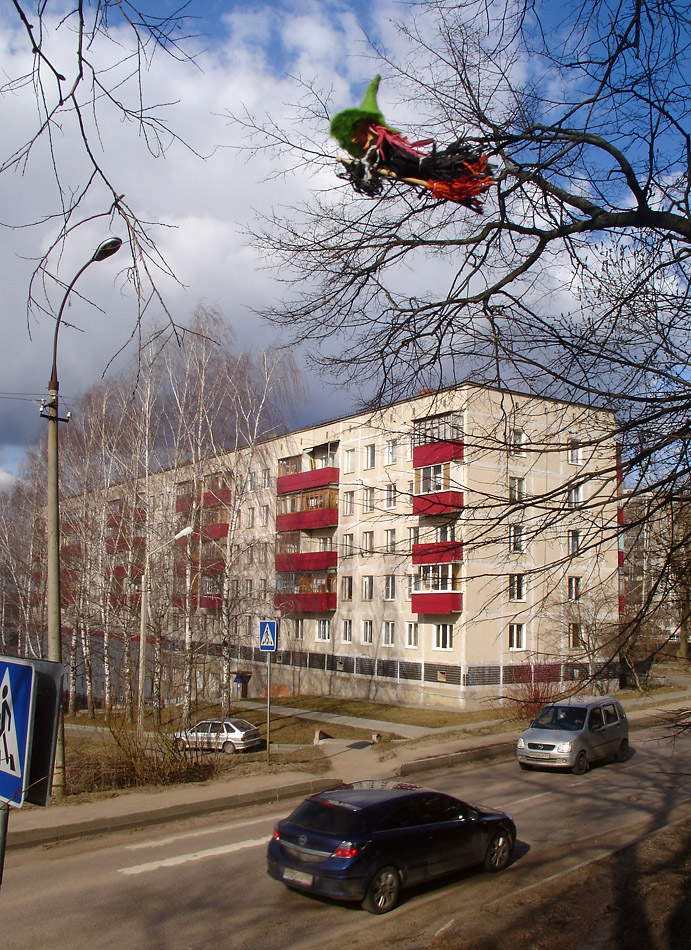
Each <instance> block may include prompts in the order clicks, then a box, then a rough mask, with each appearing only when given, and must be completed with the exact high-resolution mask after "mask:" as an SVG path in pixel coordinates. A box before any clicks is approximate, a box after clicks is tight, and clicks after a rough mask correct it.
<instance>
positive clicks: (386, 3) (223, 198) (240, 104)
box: [0, 0, 407, 485]
mask: <svg viewBox="0 0 691 950" xmlns="http://www.w3.org/2000/svg"><path fill="white" fill-rule="evenodd" d="M137 3H138V0H137ZM135 5H136V4H135ZM69 6H70V9H71V8H72V6H73V5H72V4H70V5H69ZM141 6H142V7H143V8H144V9H145V10H146V11H148V12H151V13H153V14H157V15H159V16H166V15H169V14H171V13H172V12H174V11H175V10H176V9H178V5H177V4H176V3H173V2H170V0H142V2H141ZM406 6H407V5H406V4H401V3H398V2H396V0H371V2H368V3H365V2H361V0H357V2H355V0H353V2H345V0H283V2H278V3H266V4H265V3H252V2H244V3H239V2H238V3H235V2H230V0H226V2H223V0H191V2H190V3H189V4H188V5H187V7H186V11H185V12H186V13H187V14H188V15H189V16H190V18H191V19H190V21H189V24H188V25H189V32H190V33H194V34H196V37H195V39H194V40H192V41H191V45H192V48H193V49H196V50H198V59H197V65H196V67H192V66H190V65H189V64H184V63H182V64H181V63H180V62H178V61H176V60H174V59H173V58H171V57H168V56H164V55H160V54H157V55H156V56H155V57H154V58H153V62H152V64H151V68H150V69H149V71H148V72H147V73H146V76H145V78H144V94H145V97H146V98H147V99H148V101H150V102H157V103H173V104H172V105H170V106H168V107H167V108H165V109H164V110H163V114H164V115H165V116H166V117H167V118H168V120H169V121H170V123H171V125H172V126H173V128H175V129H176V130H177V131H178V132H179V133H180V134H181V136H182V137H183V138H184V139H185V141H187V142H188V143H189V144H190V145H191V146H192V149H193V150H194V151H192V150H190V149H187V148H185V147H183V146H182V145H180V144H175V143H174V144H172V145H171V146H170V148H169V149H168V151H167V153H166V156H165V158H159V159H156V160H154V159H153V158H151V157H150V156H149V155H148V153H147V151H146V149H145V148H144V145H143V142H142V140H141V137H140V136H139V135H138V133H137V129H136V128H134V127H127V125H126V124H124V123H122V122H121V120H120V117H119V116H117V115H115V114H113V113H108V111H107V110H104V111H103V112H102V114H101V118H100V125H99V133H100V136H101V141H100V143H99V148H100V157H101V160H102V162H103V163H104V166H105V167H106V169H107V171H108V173H109V174H110V175H111V176H112V178H113V180H114V181H116V182H117V185H118V188H119V189H120V190H121V191H122V193H124V194H126V196H127V199H128V201H129V202H130V203H131V204H132V206H133V207H135V209H136V210H137V211H138V212H139V213H140V214H141V215H142V216H143V217H144V218H146V219H148V220H150V221H161V222H165V223H166V225H168V227H166V228H164V229H159V230H156V232H155V237H156V240H157V241H159V243H160V247H161V250H162V252H163V254H164V256H165V257H166V260H167V261H168V262H169V264H170V266H171V268H172V269H173V270H174V272H175V274H176V277H177V281H167V282H166V281H165V280H164V281H163V285H164V286H163V289H164V291H165V295H166V303H167V305H168V306H169V308H170V310H171V312H172V313H174V315H175V318H176V320H178V321H179V322H180V323H184V322H185V319H186V318H187V317H189V315H190V314H192V312H193V311H194V309H195V308H196V307H197V306H198V305H199V304H209V305H211V306H214V307H217V308H218V309H220V310H221V312H223V313H224V315H225V316H226V319H227V320H228V321H229V322H230V323H231V325H232V326H233V328H234V329H235V332H236V334H237V338H238V342H239V344H240V345H241V346H243V347H262V346H266V345H269V344H272V343H274V342H275V341H276V339H277V338H276V334H275V331H274V330H273V329H272V328H271V327H269V326H267V325H265V324H263V323H262V322H261V321H260V320H259V318H258V317H257V316H256V315H255V314H254V312H253V310H254V308H262V307H265V306H267V304H269V303H270V302H271V301H272V300H273V299H275V296H276V295H277V294H280V293H281V292H282V288H281V286H280V284H278V283H277V281H276V279H275V274H273V273H272V272H271V271H270V270H269V269H267V268H266V267H265V266H264V264H265V262H264V261H262V260H258V259H257V256H256V252H254V251H253V250H252V249H251V248H250V247H249V245H248V242H247V239H246V237H245V235H244V229H245V228H247V227H251V226H252V225H253V224H254V223H256V222H257V220H258V217H259V216H261V215H271V213H272V211H273V209H274V208H276V207H278V206H280V207H283V206H290V205H291V204H293V203H296V202H300V201H308V200H309V196H310V189H312V188H314V187H319V186H320V185H321V186H326V187H328V186H330V184H331V178H330V177H329V178H328V180H327V178H326V177H324V178H323V180H322V179H320V177H319V176H320V173H319V172H317V173H316V176H315V175H308V174H306V173H302V174H299V173H298V174H292V175H288V176H287V177H286V178H282V179H277V178H276V177H275V176H276V172H279V173H280V171H281V168H280V167H278V166H277V161H278V160H277V159H276V157H275V156H273V157H271V156H268V155H263V156H258V157H257V158H255V159H253V161H252V162H247V161H246V157H245V156H242V155H240V154H238V152H237V151H236V150H235V148H234V147H235V146H236V145H237V144H238V141H239V138H240V136H241V131H240V130H239V129H238V128H237V127H234V126H233V125H232V123H231V122H230V120H229V119H228V113H229V112H232V111H241V110H242V109H243V108H245V107H246V108H247V109H249V110H250V111H253V112H255V113H257V114H259V115H262V114H265V113H266V114H268V113H270V114H271V116H272V118H274V119H275V120H276V122H277V123H278V124H279V125H280V124H281V123H283V122H285V123H292V122H294V121H295V113H294V105H295V103H296V102H297V101H298V99H299V98H300V96H301V95H302V93H303V91H304V90H302V89H301V88H300V86H299V84H298V83H297V81H296V77H300V78H301V79H302V80H303V81H305V82H314V83H316V84H318V85H319V86H320V88H322V89H324V90H329V91H330V93H331V95H332V101H333V102H334V110H335V109H336V108H342V107H343V106H344V105H347V104H350V103H351V102H352V101H353V100H354V97H355V98H356V99H359V98H360V96H361V95H362V93H363V92H364V88H365V87H366V85H367V83H368V82H369V81H370V79H371V77H372V75H373V74H374V72H376V71H377V68H378V66H379V64H378V62H377V61H376V59H372V56H371V50H370V48H369V46H368V42H367V36H371V37H376V38H381V39H383V41H384V42H385V43H386V44H387V45H388V46H391V44H392V43H395V35H396V34H395V31H394V30H393V29H392V27H391V23H390V19H391V17H394V18H395V17H399V16H400V15H401V14H402V13H405V9H406ZM64 7H65V3H64V0H49V3H48V4H47V8H48V15H49V16H50V15H51V14H52V13H54V14H57V13H59V12H60V10H61V9H62V8H64ZM54 22H55V21H54ZM111 25H114V24H113V21H111ZM115 28H117V27H115ZM366 34H367V36H366ZM51 42H52V45H51V46H50V50H51V55H53V56H54V58H55V61H56V62H57V63H58V64H59V66H60V68H64V71H65V73H66V75H67V76H68V77H69V76H70V72H69V70H70V69H71V68H72V66H73V62H74V55H73V50H72V48H71V46H70V45H69V34H68V31H67V30H65V29H63V30H62V33H59V34H58V35H57V38H55V39H53V40H52V41H51ZM89 55H90V56H92V57H93V58H94V59H98V57H100V56H103V57H107V56H109V55H112V51H110V52H109V50H108V49H105V47H103V46H101V45H99V44H95V45H94V46H93V48H91V49H90V50H89ZM30 62H31V56H30V51H29V50H28V49H27V38H26V35H25V33H24V31H23V30H22V29H21V27H20V25H19V23H18V21H17V17H16V14H15V12H14V10H13V7H12V6H11V5H9V4H7V5H3V6H2V9H0V70H2V74H3V75H4V76H6V77H16V76H19V75H21V73H22V72H23V71H25V70H26V69H27V68H28V66H29V65H30ZM122 94H123V96H126V95H127V92H126V87H124V86H123V88H122ZM0 102H1V103H2V109H3V140H4V142H3V145H2V146H0V152H2V156H1V157H2V160H4V159H6V157H7V155H8V154H9V153H10V152H11V150H12V149H13V148H16V147H18V145H19V144H20V143H21V142H23V141H25V139H26V137H27V135H28V134H30V131H31V129H32V128H33V124H34V123H35V121H36V118H35V116H36V108H35V101H34V99H33V91H32V88H31V86H27V85H24V86H15V87H14V88H13V89H11V90H9V89H8V88H7V87H6V88H5V89H4V91H3V94H2V97H1V99H0ZM319 134H322V135H323V141H324V142H326V143H327V145H328V129H327V128H326V127H325V128H324V130H323V131H319ZM55 142H56V144H57V148H58V150H59V154H60V161H61V162H62V163H63V164H62V168H63V169H68V174H67V177H66V182H67V184H68V187H74V186H75V183H76V182H78V180H79V178H78V172H79V170H80V168H81V167H83V166H82V165H81V159H80V158H79V153H78V149H77V148H76V146H75V142H74V136H73V132H71V131H70V126H69V123H67V122H65V123H64V124H63V125H61V126H60V127H59V128H57V127H56V129H55ZM333 147H334V152H336V150H337V149H336V146H335V145H334V146H333ZM195 152H196V153H198V154H195ZM199 155H205V156H209V157H208V158H207V159H206V160H202V159H201V158H200V157H199ZM72 172H74V174H71V173H72ZM321 174H325V173H321ZM269 179H272V180H269ZM104 202H105V207H107V206H108V202H107V201H106V200H105V196H102V198H101V204H100V205H99V201H98V199H95V200H94V203H93V205H92V206H89V207H88V209H87V210H89V211H91V212H92V213H99V212H100V211H102V210H103V208H104ZM58 206H59V203H58V201H57V198H56V191H55V187H54V181H53V178H52V173H51V165H50V162H49V161H48V155H47V153H46V152H45V151H44V150H42V149H41V148H36V149H34V151H33V153H32V155H31V158H30V161H29V163H28V164H27V165H26V166H25V167H24V168H22V170H21V173H19V172H17V173H4V174H2V175H0V208H1V209H2V212H1V213H0V283H1V284H2V287H3V293H4V298H5V299H4V307H3V308H2V311H1V312H0V326H1V327H2V331H3V337H4V339H5V341H6V343H7V345H6V349H5V359H4V361H3V372H2V383H0V485H2V483H3V475H4V473H7V472H12V471H13V470H15V469H16V466H17V464H18V463H19V462H20V461H21V459H22V457H23V454H24V451H25V448H26V446H27V445H28V444H29V443H30V442H31V441H32V440H33V439H35V438H36V437H37V436H40V435H41V434H42V428H41V427H42V426H43V425H44V423H42V422H41V420H40V417H39V412H38V410H39V404H40V398H41V396H42V395H43V394H44V393H45V391H46V384H47V381H48V376H49V375H50V352H51V345H52V334H53V328H54V322H53V319H52V317H51V316H50V315H45V314H43V315H42V314H41V312H40V310H38V311H35V312H34V314H33V316H32V317H31V318H30V320H29V321H28V323H27V316H26V300H27V290H28V285H29V280H30V277H31V272H32V269H33V266H34V261H35V260H36V259H37V258H38V257H39V256H40V254H41V253H42V252H43V251H44V250H45V248H46V246H47V242H48V241H49V239H50V236H51V233H52V231H51V228H52V225H51V224H50V223H48V224H47V225H46V226H43V227H39V228H27V227H25V225H26V224H27V223H28V222H30V221H33V220H36V219H39V218H41V217H43V216H44V215H45V214H46V213H54V212H55V211H56V210H57V208H58ZM104 227H105V230H104ZM107 235H108V229H107V226H104V225H103V224H102V223H101V224H99V225H98V226H94V227H93V228H86V229H84V230H82V231H78V232H76V233H75V234H74V236H73V237H71V238H70V241H69V242H67V243H66V245H65V247H64V248H63V251H62V254H61V256H60V257H59V258H57V257H56V259H55V260H54V261H53V266H54V272H55V274H56V275H57V276H58V277H59V279H60V280H63V281H65V282H69V280H70V278H71V277H72V276H73V275H74V273H75V272H76V270H77V269H78V268H79V266H80V265H81V264H82V263H83V262H84V261H85V260H86V259H88V257H89V256H90V255H91V253H92V251H93V249H94V248H95V247H96V246H97V245H98V243H99V242H100V241H101V240H102V239H103V238H104V237H106V236H107ZM121 236H123V237H124V236H125V235H121ZM123 253H124V252H121V253H120V254H119V255H118V256H117V257H115V258H112V259H111V260H109V261H107V262H104V263H102V264H99V265H97V266H94V267H91V268H89V270H88V271H87V272H86V273H85V274H84V276H83V278H80V284H79V289H80V292H81V293H83V295H84V296H85V297H88V298H89V299H91V300H94V301H97V302H98V307H99V308H100V311H99V310H98V309H96V308H88V309H87V308H86V306H85V305H84V303H83V301H82V300H81V299H79V298H78V297H76V296H75V295H74V294H73V295H72V297H71V298H70V307H69V308H68V312H67V313H66V318H69V319H68V320H67V322H66V324H65V325H64V326H63V328H62V329H61V331H60V349H59V369H60V373H59V376H60V394H61V403H62V405H63V406H64V407H65V408H66V409H67V408H70V407H71V406H73V405H74V401H75V400H76V399H77V398H78V396H79V394H80V393H81V392H83V391H84V390H85V389H86V388H87V387H88V386H89V385H91V384H92V383H94V382H96V381H98V380H99V379H100V378H101V377H102V375H103V374H104V373H105V374H106V376H107V374H108V373H117V372H118V370H119V369H121V368H123V367H124V366H125V365H126V363H127V362H128V361H129V360H131V359H133V358H134V353H133V346H132V345H130V346H129V347H128V346H125V349H124V352H123V353H122V354H121V355H119V356H117V357H116V358H115V360H114V362H112V363H111V360H112V358H113V356H114V354H117V353H118V352H119V351H120V349H121V347H123V345H125V344H127V341H128V339H129V337H130V335H131V333H132V328H133V321H134V317H135V313H136V307H135V300H134V296H133V294H132V291H131V288H130V287H129V286H128V284H127V282H126V281H125V280H124V274H123V269H124V268H125V267H126V265H127V261H126V260H125V259H124V258H123V257H122V255H123ZM60 296H61V294H59V293H57V292H56V291H55V288H53V290H52V291H51V290H50V288H49V300H48V303H49V305H50V306H51V307H53V308H55V309H56V308H57V305H58V303H59V299H60ZM56 298H57V299H56ZM150 315H151V319H152V320H156V319H158V320H160V319H161V313H160V311H159V312H158V313H157V312H156V310H155V307H153V308H151V310H150ZM70 324H72V325H73V326H71V325H70ZM308 390H309V391H310V393H311V394H312V395H313V396H314V397H315V404H316V405H318V406H319V407H320V409H318V410H314V415H315V416H316V417H318V418H321V417H324V416H325V415H327V416H329V415H333V416H335V415H339V414H342V413H343V412H344V411H348V409H349V408H351V407H353V406H354V398H353V397H351V396H350V395H349V394H347V393H344V392H339V391H335V392H334V391H333V390H331V389H329V390H324V388H323V386H322V383H321V382H319V381H317V380H316V379H315V378H314V377H311V376H310V377H309V385H308ZM327 392H328V396H325V393H327ZM325 404H326V405H328V406H329V411H328V412H327V413H324V411H323V406H324V405H325ZM303 421H307V420H303Z"/></svg>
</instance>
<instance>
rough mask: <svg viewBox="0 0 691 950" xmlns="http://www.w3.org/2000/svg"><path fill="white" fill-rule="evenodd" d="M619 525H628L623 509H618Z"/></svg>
mask: <svg viewBox="0 0 691 950" xmlns="http://www.w3.org/2000/svg"><path fill="white" fill-rule="evenodd" d="M617 524H626V513H625V511H624V509H623V508H618V509H617Z"/></svg>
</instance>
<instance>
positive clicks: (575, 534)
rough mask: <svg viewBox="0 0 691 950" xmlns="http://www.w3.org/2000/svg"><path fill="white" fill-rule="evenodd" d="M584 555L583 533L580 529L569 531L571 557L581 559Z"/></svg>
mask: <svg viewBox="0 0 691 950" xmlns="http://www.w3.org/2000/svg"><path fill="white" fill-rule="evenodd" d="M581 553H582V540H581V532H580V531H579V530H578V528H575V529H574V530H573V531H569V554H570V555H571V557H580V555H581Z"/></svg>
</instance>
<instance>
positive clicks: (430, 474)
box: [420, 465, 444, 494]
mask: <svg viewBox="0 0 691 950" xmlns="http://www.w3.org/2000/svg"><path fill="white" fill-rule="evenodd" d="M420 473H421V476H420V490H421V492H422V494H427V493H428V492H433V491H442V489H443V488H444V466H443V465H426V466H425V468H423V469H420Z"/></svg>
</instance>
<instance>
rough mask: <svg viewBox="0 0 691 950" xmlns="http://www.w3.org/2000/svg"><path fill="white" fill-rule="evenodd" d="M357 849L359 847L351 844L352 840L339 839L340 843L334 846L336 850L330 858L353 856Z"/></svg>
mask: <svg viewBox="0 0 691 950" xmlns="http://www.w3.org/2000/svg"><path fill="white" fill-rule="evenodd" d="M359 850H360V848H358V846H357V845H356V844H353V842H352V841H341V843H340V844H339V846H338V847H337V848H336V850H335V851H334V853H333V854H332V855H331V857H332V858H354V857H355V855H356V854H357V853H358V851H359Z"/></svg>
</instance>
